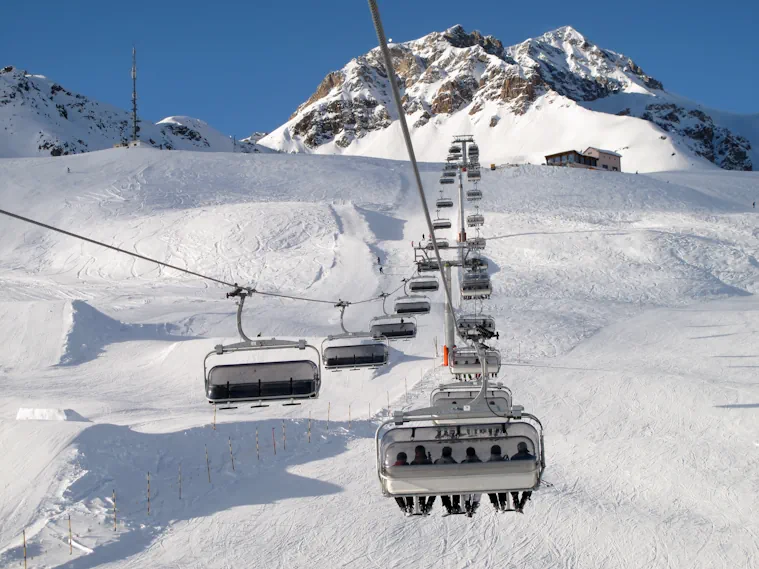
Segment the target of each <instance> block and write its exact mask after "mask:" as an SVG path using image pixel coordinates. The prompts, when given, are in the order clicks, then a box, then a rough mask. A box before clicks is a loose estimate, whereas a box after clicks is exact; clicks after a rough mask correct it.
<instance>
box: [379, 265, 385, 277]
mask: <svg viewBox="0 0 759 569" xmlns="http://www.w3.org/2000/svg"><path fill="white" fill-rule="evenodd" d="M380 274H381V275H384V274H385V273H383V272H382V265H380Z"/></svg>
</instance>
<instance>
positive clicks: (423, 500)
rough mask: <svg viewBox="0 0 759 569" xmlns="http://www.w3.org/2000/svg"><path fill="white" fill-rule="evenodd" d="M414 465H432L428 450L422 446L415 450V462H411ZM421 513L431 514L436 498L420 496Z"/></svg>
mask: <svg viewBox="0 0 759 569" xmlns="http://www.w3.org/2000/svg"><path fill="white" fill-rule="evenodd" d="M411 464H412V465H415V464H432V459H431V458H430V457H429V456H428V455H427V450H426V449H425V448H424V446H422V445H417V446H416V448H414V460H412V461H411ZM417 500H419V511H420V512H422V513H423V514H429V513H430V511H432V504H433V503H434V502H435V496H419V497H418V498H417Z"/></svg>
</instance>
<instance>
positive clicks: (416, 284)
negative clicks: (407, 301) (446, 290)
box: [407, 261, 440, 292]
mask: <svg viewBox="0 0 759 569" xmlns="http://www.w3.org/2000/svg"><path fill="white" fill-rule="evenodd" d="M435 262H437V261H435ZM407 286H408V289H409V290H410V291H411V292H435V291H436V290H438V289H439V288H440V283H438V280H437V278H435V277H414V278H412V279H410V280H409V281H408V283H407Z"/></svg>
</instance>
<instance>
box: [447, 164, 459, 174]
mask: <svg viewBox="0 0 759 569" xmlns="http://www.w3.org/2000/svg"><path fill="white" fill-rule="evenodd" d="M458 169H459V167H458V164H451V163H450V162H447V163H445V164H443V170H453V171H454V172H455V171H457V170H458Z"/></svg>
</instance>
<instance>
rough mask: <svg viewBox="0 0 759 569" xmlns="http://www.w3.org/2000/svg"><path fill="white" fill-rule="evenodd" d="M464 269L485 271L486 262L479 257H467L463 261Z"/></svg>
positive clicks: (486, 268) (486, 267)
mask: <svg viewBox="0 0 759 569" xmlns="http://www.w3.org/2000/svg"><path fill="white" fill-rule="evenodd" d="M464 267H465V268H467V269H470V270H472V271H487V270H488V260H487V259H485V258H483V257H479V256H471V257H467V258H466V259H464Z"/></svg>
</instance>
